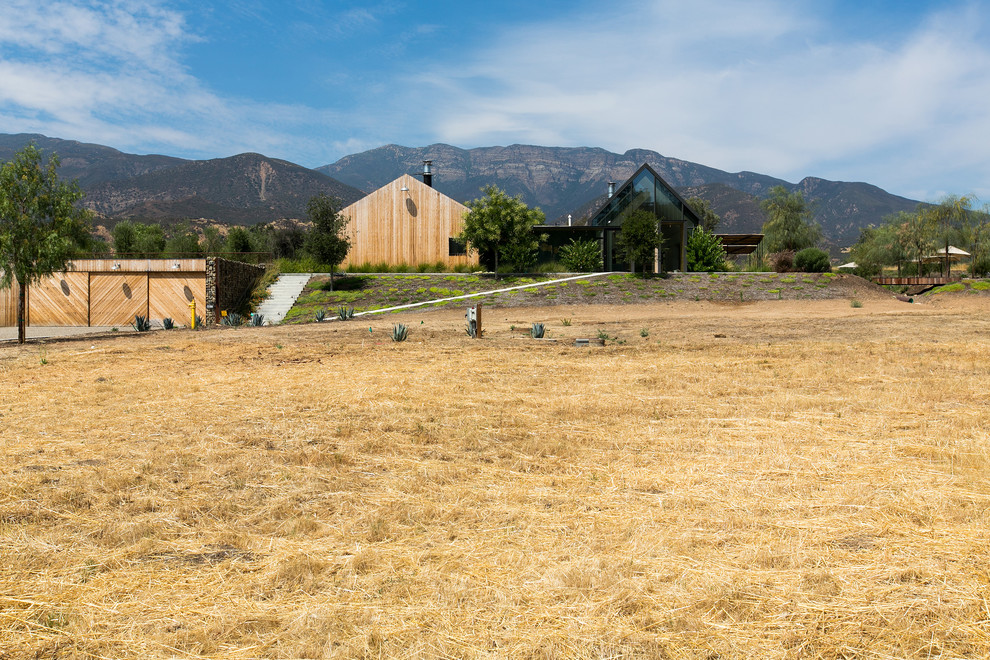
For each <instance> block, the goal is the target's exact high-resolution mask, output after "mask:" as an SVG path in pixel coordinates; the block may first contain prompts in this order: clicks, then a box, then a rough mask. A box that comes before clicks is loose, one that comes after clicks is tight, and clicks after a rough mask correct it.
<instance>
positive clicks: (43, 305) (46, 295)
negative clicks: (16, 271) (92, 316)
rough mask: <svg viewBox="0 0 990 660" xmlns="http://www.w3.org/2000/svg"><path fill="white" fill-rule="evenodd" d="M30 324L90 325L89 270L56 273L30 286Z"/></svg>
mask: <svg viewBox="0 0 990 660" xmlns="http://www.w3.org/2000/svg"><path fill="white" fill-rule="evenodd" d="M28 295H29V296H30V297H31V303H30V304H29V305H28V324H29V325H34V326H40V325H74V326H79V325H82V326H85V325H89V273H56V274H55V275H52V276H51V277H46V278H45V279H44V280H42V281H41V282H39V283H38V284H32V285H31V286H30V287H28Z"/></svg>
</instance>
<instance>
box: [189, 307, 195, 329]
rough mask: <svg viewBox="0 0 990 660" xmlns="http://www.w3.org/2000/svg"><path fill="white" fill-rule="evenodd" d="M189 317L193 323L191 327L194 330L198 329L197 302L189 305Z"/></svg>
mask: <svg viewBox="0 0 990 660" xmlns="http://www.w3.org/2000/svg"><path fill="white" fill-rule="evenodd" d="M189 315H190V316H191V317H192V321H191V322H190V323H189V327H190V328H192V329H193V330H195V329H196V301H195V300H194V301H192V302H191V303H189Z"/></svg>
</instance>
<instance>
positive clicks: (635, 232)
mask: <svg viewBox="0 0 990 660" xmlns="http://www.w3.org/2000/svg"><path fill="white" fill-rule="evenodd" d="M615 245H616V247H617V248H618V252H619V255H620V256H621V257H622V258H623V259H626V260H628V261H629V263H630V264H631V265H632V269H633V272H636V268H637V266H638V267H639V272H641V273H647V272H649V273H652V272H653V268H654V263H655V262H656V258H657V250H659V249H660V248H661V247H662V246H663V236H662V235H661V234H660V220H659V219H658V218H657V217H656V216H655V215H653V214H652V213H650V212H649V211H644V210H643V209H640V210H638V211H633V212H632V213H630V214H629V217H627V218H625V219H624V220H623V221H622V231H620V232H619V235H618V237H616V239H615ZM661 261H662V260H661Z"/></svg>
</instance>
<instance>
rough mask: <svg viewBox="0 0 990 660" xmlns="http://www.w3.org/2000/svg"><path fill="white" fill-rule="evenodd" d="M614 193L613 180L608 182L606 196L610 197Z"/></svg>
mask: <svg viewBox="0 0 990 660" xmlns="http://www.w3.org/2000/svg"><path fill="white" fill-rule="evenodd" d="M614 194H615V181H609V182H608V198H609V199H612V195H614Z"/></svg>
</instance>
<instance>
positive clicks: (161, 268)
mask: <svg viewBox="0 0 990 660" xmlns="http://www.w3.org/2000/svg"><path fill="white" fill-rule="evenodd" d="M176 266H178V268H176ZM71 270H74V271H79V272H82V271H87V272H90V273H104V272H106V273H111V272H112V273H166V272H172V271H178V272H182V273H205V272H206V259H77V260H75V261H73V262H72V268H71Z"/></svg>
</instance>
